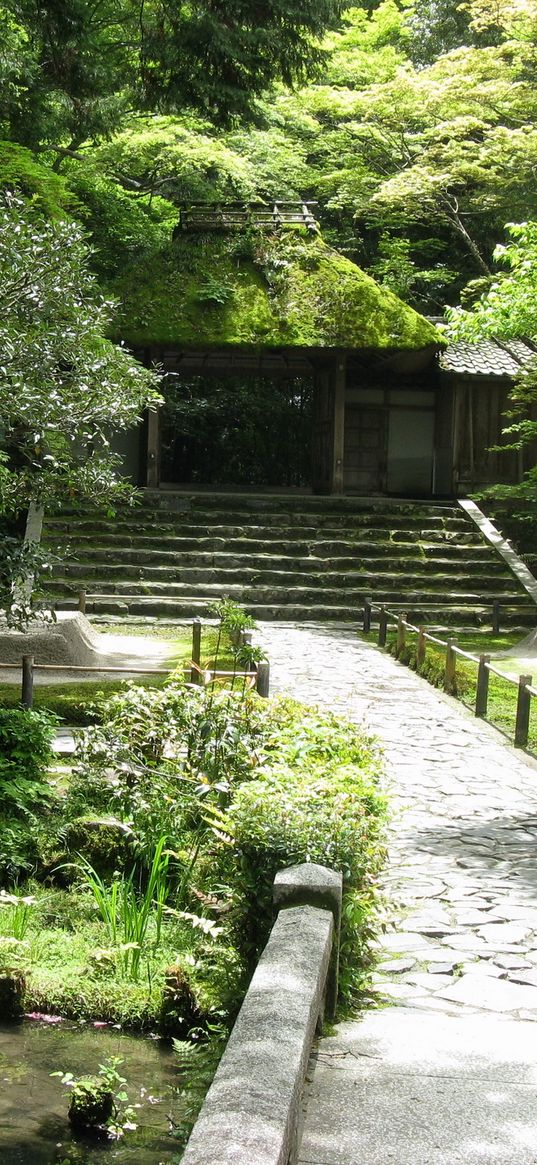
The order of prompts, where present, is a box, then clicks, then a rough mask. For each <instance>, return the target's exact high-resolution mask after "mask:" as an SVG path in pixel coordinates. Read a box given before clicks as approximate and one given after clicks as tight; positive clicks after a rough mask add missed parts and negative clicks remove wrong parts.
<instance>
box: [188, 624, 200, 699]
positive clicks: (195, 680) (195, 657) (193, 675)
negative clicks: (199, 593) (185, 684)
mask: <svg viewBox="0 0 537 1165" xmlns="http://www.w3.org/2000/svg"><path fill="white" fill-rule="evenodd" d="M200 660H201V619H193V620H192V667H191V669H190V683H191V684H201V683H202V677H201V673H200Z"/></svg>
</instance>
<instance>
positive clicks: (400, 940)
mask: <svg viewBox="0 0 537 1165" xmlns="http://www.w3.org/2000/svg"><path fill="white" fill-rule="evenodd" d="M430 947H432V943H430V942H429V940H428V939H426V938H424V937H423V935H421V934H413V933H400V932H397V933H395V934H384V935H383V936H382V939H381V941H380V943H379V948H380V950H387V951H396V952H397V954H399V953H400V954H404V953H405V952H406V951H417V952H420V951H424V952H425V951H427V952H428V951H429V948H430ZM424 958H425V955H424Z"/></svg>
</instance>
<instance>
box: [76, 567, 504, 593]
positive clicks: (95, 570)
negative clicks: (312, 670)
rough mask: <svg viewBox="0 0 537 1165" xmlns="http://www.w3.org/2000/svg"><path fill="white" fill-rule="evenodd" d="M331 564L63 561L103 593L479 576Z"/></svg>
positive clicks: (488, 579)
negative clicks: (281, 566) (308, 567)
mask: <svg viewBox="0 0 537 1165" xmlns="http://www.w3.org/2000/svg"><path fill="white" fill-rule="evenodd" d="M333 565H334V564H333V563H326V564H325V567H326V568H325V570H322V571H319V570H317V571H315V570H312V571H304V570H290V569H289V568H286V569H285V570H277V569H271V568H269V567H265V569H261V570H255V569H253V568H252V565H251V563H250V562H248V564H247V567H246V569H245V565H244V564H242V565H241V566H240V567H236V568H233V567H226V568H222V567H220V566H218V567H210V566H198V567H196V566H185V567H182V566H179V565H176V566H173V565H171V566H170V565H167V566H155V565H152V566H149V565H147V564H142V565H138V566H134V565H126V564H124V563H123V564H121V565H116V564H109V565H106V566H105V567H104V568H103V566H102V564H99V563H95V564H88V563H85V562H83V563H79V562H73V563H65V564H64V577H65V579H71V580H73V581H75V580H77V579H78V580H79V581H80V582H81V583H82V582H84V581H85V582H87V584H88V586H89V589H91V588H92V587H95V588H96V589H101V590H107V589H109V587H110V585H111V584H116V583H119V584H120V585H123V584H124V585H125V586H130V585H131V583H134V584H135V585H140V586H142V585H143V586H147V585H149V584H151V585H154V586H160V587H165V586H168V585H172V586H173V585H175V584H181V585H191V584H202V585H205V584H216V585H218V586H220V587H221V588H222V589H223V590H227V589H228V588H229V587H233V586H244V585H245V584H246V585H248V586H249V587H252V586H262V585H269V586H270V585H274V586H282V587H292V586H300V584H301V583H302V582H303V581H304V578H305V576H306V577H307V580H308V585H309V586H315V587H316V589H317V590H319V591H324V590H325V589H326V588H332V589H338V590H346V589H348V588H349V587H351V588H352V587H353V586H357V587H361V588H363V587H366V588H368V589H369V590H372V591H374V592H375V591H376V589H377V588H382V587H385V586H386V585H387V584H389V583H391V586H392V588H393V589H395V588H397V587H399V589H400V590H403V591H404V592H405V593H408V591H409V590H412V588H413V587H416V586H417V587H420V586H421V587H423V586H426V587H427V589H428V590H430V591H435V592H436V591H442V592H445V591H446V587H447V588H448V589H449V591H450V592H452V591H454V590H456V589H457V588H459V589H461V588H462V589H464V588H466V587H468V585H469V582H470V583H471V584H472V585H473V586H474V587H475V585H476V580H477V576H473V577H472V576H471V575H470V574H469V573H468V572H467V571H463V572H457V573H454V572H453V571H451V572H450V573H449V574H447V573H446V572H445V571H440V572H439V573H436V572H435V573H433V572H432V571H430V570H429V571H428V572H426V571H423V570H422V571H421V572H419V571H410V570H409V571H406V572H401V571H399V570H398V569H397V563H393V564H390V563H388V569H387V570H385V571H384V572H382V571H378V570H377V571H373V570H365V569H356V565H357V564H356V563H354V564H353V566H354V569H352V570H346V571H344V570H336V571H334V569H333ZM478 577H479V588H480V590H483V591H488V590H493V591H495V592H496V593H497V594H504V593H510V592H516V589H517V588H516V584H515V582H514V579H513V578H512V577H511V576H508V575H507V574H501V573H500V574H498V573H494V572H491V573H490V574H480V575H479V576H478Z"/></svg>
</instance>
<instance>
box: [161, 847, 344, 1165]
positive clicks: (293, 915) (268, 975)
mask: <svg viewBox="0 0 537 1165" xmlns="http://www.w3.org/2000/svg"><path fill="white" fill-rule="evenodd" d="M302 869H303V867H298V868H297V876H296V877H295V878H293V877H292V875H293V873H294V870H293V869H292V870H291V871H283V875H284V876H285V875H289V874H290V875H291V878H290V880H291V881H292V882H293V889H292V890H290V889H289V886H287V887H286V893H285V898H286V906H285V908H284V909H281V910H280V912H279V914H278V917H277V919H276V922H275V924H274V926H273V929H272V932H271V935H270V938H269V941H268V943H267V946H266V947H265V950H264V952H263V954H262V956H261V958H260V960H259V963H258V966H257V969H256V971H255V973H254V976H253V978H252V982H251V984H250V987H249V989H248V992H247V995H246V998H245V1000H244V1003H243V1005H242V1007H241V1010H240V1012H239V1015H238V1017H237V1020H236V1023H235V1027H234V1028H233V1031H232V1033H231V1036H230V1038H229V1041H228V1045H227V1047H226V1050H225V1052H224V1055H223V1057H222V1060H221V1061H220V1065H219V1067H218V1070H217V1072H216V1075H215V1078H214V1080H213V1083H212V1085H211V1087H210V1089H209V1092H208V1093H207V1096H206V1098H205V1101H204V1104H203V1107H202V1109H201V1112H200V1114H199V1116H198V1119H197V1121H196V1124H195V1126H194V1128H193V1130H192V1133H191V1135H190V1140H189V1142H188V1144H187V1146H186V1149H185V1152H184V1155H183V1157H182V1165H254V1163H255V1165H287V1163H288V1162H289V1161H290V1160H292V1159H293V1157H294V1154H295V1150H296V1140H297V1126H298V1113H299V1106H300V1101H301V1097H302V1089H303V1085H304V1079H305V1075H306V1069H307V1065H308V1059H309V1054H310V1051H311V1046H312V1043H313V1039H314V1036H315V1030H316V1027H317V1025H318V1023H319V1019H320V1018H322V1015H323V1010H324V997H325V989H326V983H327V977H328V972H329V967H330V964H331V961H332V959H333V955H332V948H333V943H334V934H335V931H336V928H335V926H334V910H333V905H332V904H333V903H337V905H336V906H335V911H336V912H337V914H338V915H339V912H340V910H341V875H337V874H334V872H333V871H331V870H325V869H324V867H322V866H313V865H311V866H309V867H306V869H308V872H309V873H310V875H311V876H312V878H313V881H314V883H315V890H314V895H315V897H316V899H317V902H318V901H319V898H318V895H319V894H322V893H323V891H322V882H323V875H324V877H325V885H326V892H327V894H328V896H329V899H330V905H328V908H327V907H326V906H319V905H317V904H315V905H308V904H301V905H293V893H294V892H295V891H296V892H297V893H299V894H300V896H301V897H302V899H303V898H304V896H305V895H306V894H307V886H304V882H303V881H301V879H300V871H301V870H302ZM334 879H335V881H336V882H337V881H338V880H339V895H338V893H337V887H336V886H335V882H334ZM287 880H288V881H289V879H287ZM284 881H285V877H284ZM276 897H277V898H278V892H276Z"/></svg>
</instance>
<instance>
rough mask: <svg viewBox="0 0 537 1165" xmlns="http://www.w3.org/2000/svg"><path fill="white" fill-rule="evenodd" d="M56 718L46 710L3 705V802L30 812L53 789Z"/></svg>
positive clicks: (0, 790) (0, 740) (0, 741)
mask: <svg viewBox="0 0 537 1165" xmlns="http://www.w3.org/2000/svg"><path fill="white" fill-rule="evenodd" d="M54 727H55V722H54V720H53V719H52V717H50V716H48V715H47V714H46V713H44V712H35V711H27V710H25V709H24V708H13V709H11V708H0V797H1V801H2V806H3V808H5V807H6V806H9V808H10V809H13V810H15V811H16V812H20V813H22V814H26V813H30V812H32V811H33V809H34V808H35V806H36V803H39V802H40V801H43V800H48V798H49V796H50V789H49V786H48V784H47V781H46V773H47V769H48V766H49V765H50V762H51V760H52V756H53V753H52V747H51V745H52V740H53V737H54Z"/></svg>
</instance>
